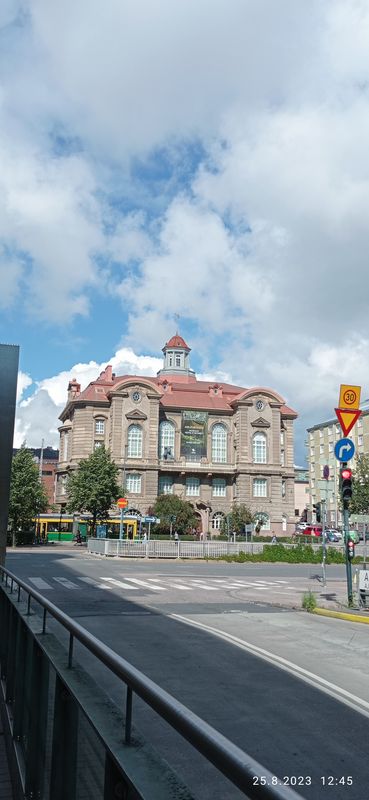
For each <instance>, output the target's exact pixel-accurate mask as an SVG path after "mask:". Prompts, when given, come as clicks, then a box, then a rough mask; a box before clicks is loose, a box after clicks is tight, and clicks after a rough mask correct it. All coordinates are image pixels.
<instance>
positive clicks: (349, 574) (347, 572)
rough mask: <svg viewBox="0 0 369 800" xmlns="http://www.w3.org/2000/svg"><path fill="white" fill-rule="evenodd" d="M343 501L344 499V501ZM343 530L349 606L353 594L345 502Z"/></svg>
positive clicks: (348, 528) (345, 506) (348, 527)
mask: <svg viewBox="0 0 369 800" xmlns="http://www.w3.org/2000/svg"><path fill="white" fill-rule="evenodd" d="M344 502H345V501H344ZM343 530H344V534H345V538H344V542H345V551H346V579H347V600H348V605H349V608H352V606H353V594H352V569H351V561H350V559H349V557H348V547H347V542H348V540H349V530H350V525H349V510H348V506H347V503H345V505H344V509H343Z"/></svg>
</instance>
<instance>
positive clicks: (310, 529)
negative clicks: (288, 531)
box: [298, 525, 323, 536]
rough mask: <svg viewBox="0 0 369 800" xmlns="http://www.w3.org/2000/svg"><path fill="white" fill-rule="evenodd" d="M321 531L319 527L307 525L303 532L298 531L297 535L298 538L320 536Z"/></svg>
mask: <svg viewBox="0 0 369 800" xmlns="http://www.w3.org/2000/svg"><path fill="white" fill-rule="evenodd" d="M322 530H323V528H322V526H321V525H307V526H306V528H305V529H304V530H303V531H298V533H299V535H300V536H321V535H322Z"/></svg>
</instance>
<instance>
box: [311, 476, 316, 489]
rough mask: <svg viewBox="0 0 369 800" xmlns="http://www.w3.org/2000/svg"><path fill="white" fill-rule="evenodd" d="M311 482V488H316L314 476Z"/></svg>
mask: <svg viewBox="0 0 369 800" xmlns="http://www.w3.org/2000/svg"><path fill="white" fill-rule="evenodd" d="M310 483H311V488H312V489H315V478H312V479H311V481H310Z"/></svg>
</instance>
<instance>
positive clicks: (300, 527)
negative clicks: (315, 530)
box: [296, 522, 309, 533]
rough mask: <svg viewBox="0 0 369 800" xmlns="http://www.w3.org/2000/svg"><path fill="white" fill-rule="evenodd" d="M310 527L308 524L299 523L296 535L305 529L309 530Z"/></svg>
mask: <svg viewBox="0 0 369 800" xmlns="http://www.w3.org/2000/svg"><path fill="white" fill-rule="evenodd" d="M308 526H309V523H308V522H298V523H297V525H296V533H300V532H301V531H304V530H305V528H307V527H308Z"/></svg>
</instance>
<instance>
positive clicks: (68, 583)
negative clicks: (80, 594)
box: [53, 576, 80, 589]
mask: <svg viewBox="0 0 369 800" xmlns="http://www.w3.org/2000/svg"><path fill="white" fill-rule="evenodd" d="M53 580H54V581H57V582H58V583H61V585H62V586H65V588H66V589H79V588H80V587H79V586H77V584H76V583H73V581H69V580H68V578H56V577H55V576H54V577H53Z"/></svg>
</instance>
